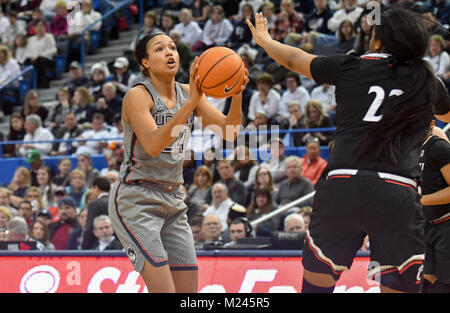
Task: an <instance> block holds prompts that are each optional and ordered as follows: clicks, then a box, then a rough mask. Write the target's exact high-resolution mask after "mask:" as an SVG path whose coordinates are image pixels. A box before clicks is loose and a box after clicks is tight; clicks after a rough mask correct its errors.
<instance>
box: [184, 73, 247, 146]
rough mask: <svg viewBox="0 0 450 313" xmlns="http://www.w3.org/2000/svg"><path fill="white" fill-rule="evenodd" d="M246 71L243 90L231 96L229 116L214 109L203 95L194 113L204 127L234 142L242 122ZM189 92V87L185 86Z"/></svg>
mask: <svg viewBox="0 0 450 313" xmlns="http://www.w3.org/2000/svg"><path fill="white" fill-rule="evenodd" d="M248 80H249V79H248V71H247V70H246V74H245V79H244V84H243V85H242V86H241V89H240V90H239V91H238V92H237V93H236V94H234V95H233V96H231V107H230V110H229V112H228V114H227V115H224V114H223V113H222V112H220V111H219V110H217V109H216V108H215V107H213V106H212V105H211V104H210V103H209V101H208V99H207V98H206V96H205V95H204V94H203V95H202V98H201V100H200V103H199V104H198V105H197V108H196V109H195V111H194V113H195V115H196V116H198V117H200V118H201V122H202V125H203V126H204V127H207V128H208V129H210V130H211V131H213V132H214V133H216V134H217V135H218V136H220V137H221V138H223V139H225V140H227V141H231V142H233V141H234V140H235V139H236V137H237V135H238V134H239V132H240V126H241V122H242V93H243V91H244V89H245V86H246V85H247V83H248ZM183 86H184V87H185V88H186V89H187V90H188V91H189V85H183Z"/></svg>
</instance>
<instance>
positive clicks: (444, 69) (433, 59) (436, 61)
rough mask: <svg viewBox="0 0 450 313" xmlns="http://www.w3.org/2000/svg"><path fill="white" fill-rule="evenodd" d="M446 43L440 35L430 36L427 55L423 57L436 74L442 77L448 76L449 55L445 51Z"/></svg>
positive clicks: (449, 76) (449, 68)
mask: <svg viewBox="0 0 450 313" xmlns="http://www.w3.org/2000/svg"><path fill="white" fill-rule="evenodd" d="M445 47H446V43H445V40H444V38H442V36H441V35H433V36H431V37H430V46H429V55H427V56H425V57H424V60H425V61H427V62H428V63H429V64H430V65H431V68H432V69H433V71H434V73H435V74H436V76H439V77H440V78H442V79H448V78H450V56H449V54H448V53H447V52H446V51H445Z"/></svg>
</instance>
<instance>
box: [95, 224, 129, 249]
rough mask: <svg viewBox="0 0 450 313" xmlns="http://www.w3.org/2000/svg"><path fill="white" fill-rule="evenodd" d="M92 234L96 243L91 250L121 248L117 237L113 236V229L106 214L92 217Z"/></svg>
mask: <svg viewBox="0 0 450 313" xmlns="http://www.w3.org/2000/svg"><path fill="white" fill-rule="evenodd" d="M94 235H95V237H97V243H96V244H95V245H94V246H93V248H92V249H91V250H98V251H105V250H122V249H123V246H122V244H121V243H120V241H119V239H117V237H116V236H114V229H113V228H112V226H111V220H110V219H109V217H108V216H107V215H100V216H97V217H96V218H94Z"/></svg>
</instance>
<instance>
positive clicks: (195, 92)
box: [189, 57, 203, 105]
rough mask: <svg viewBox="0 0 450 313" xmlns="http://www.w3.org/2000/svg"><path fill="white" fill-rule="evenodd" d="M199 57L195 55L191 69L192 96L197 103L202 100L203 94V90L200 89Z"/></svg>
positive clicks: (190, 87) (190, 86)
mask: <svg viewBox="0 0 450 313" xmlns="http://www.w3.org/2000/svg"><path fill="white" fill-rule="evenodd" d="M197 71H198V57H195V59H194V61H193V62H192V64H191V68H190V69H189V89H190V97H191V99H192V101H193V103H194V104H195V105H197V104H198V103H199V102H200V99H201V98H202V96H203V91H202V90H201V89H200V84H199V79H200V78H199V76H198V73H197Z"/></svg>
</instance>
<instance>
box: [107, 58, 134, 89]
mask: <svg viewBox="0 0 450 313" xmlns="http://www.w3.org/2000/svg"><path fill="white" fill-rule="evenodd" d="M129 66H130V62H129V61H128V59H127V58H126V57H118V58H116V60H115V61H114V69H115V74H114V76H113V79H112V80H113V81H112V83H113V84H114V85H115V86H116V90H117V93H118V95H119V96H121V97H123V96H124V95H125V93H126V92H127V91H128V89H130V88H131V87H133V85H132V83H133V81H135V80H136V77H137V75H136V74H135V73H133V72H131V70H130V69H129Z"/></svg>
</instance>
